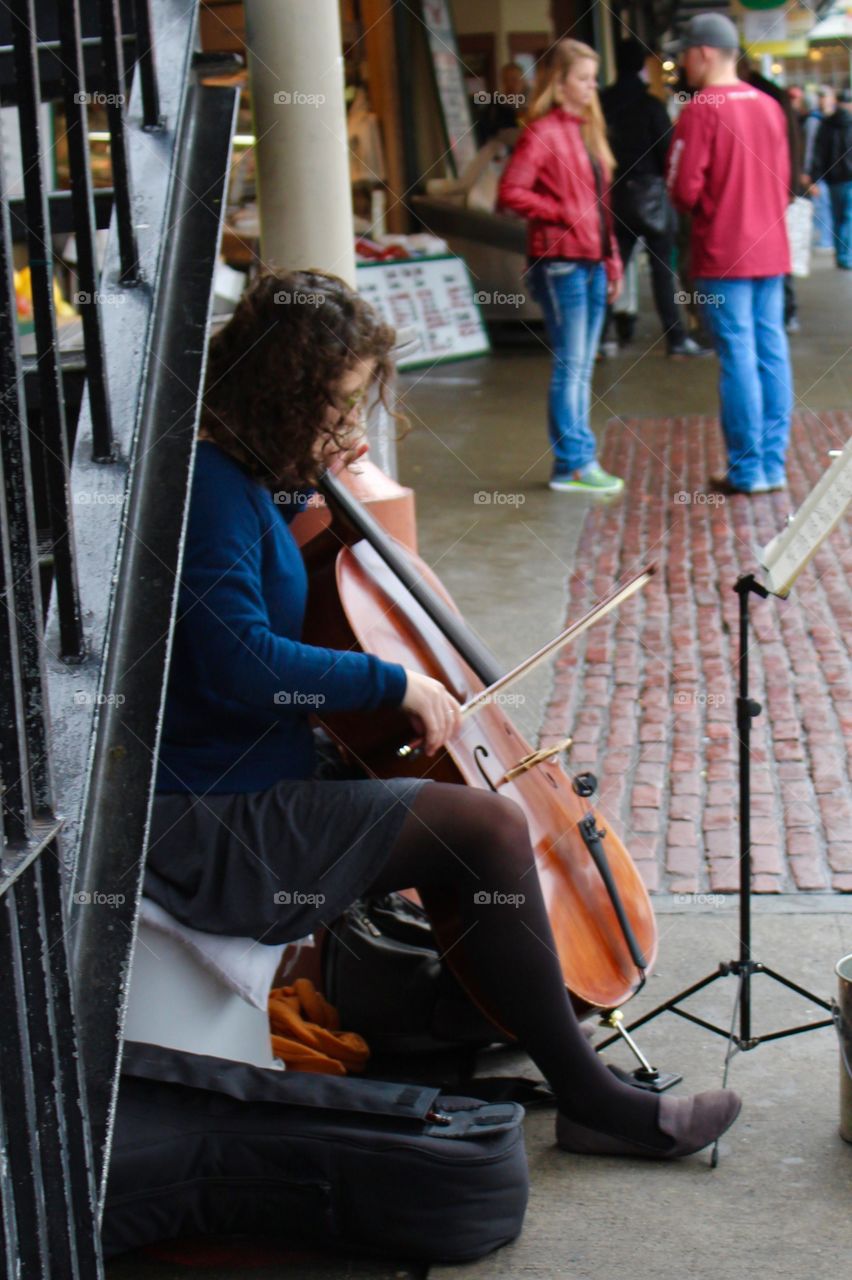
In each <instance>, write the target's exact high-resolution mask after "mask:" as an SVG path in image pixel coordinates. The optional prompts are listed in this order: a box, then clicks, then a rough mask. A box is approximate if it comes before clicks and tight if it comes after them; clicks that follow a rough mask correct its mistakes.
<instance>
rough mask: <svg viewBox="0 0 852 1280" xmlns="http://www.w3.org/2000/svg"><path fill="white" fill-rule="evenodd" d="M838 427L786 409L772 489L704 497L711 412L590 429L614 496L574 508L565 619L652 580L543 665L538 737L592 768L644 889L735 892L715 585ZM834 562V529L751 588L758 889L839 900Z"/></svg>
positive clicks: (738, 565)
mask: <svg viewBox="0 0 852 1280" xmlns="http://www.w3.org/2000/svg"><path fill="white" fill-rule="evenodd" d="M850 435H852V414H850V413H841V412H835V413H823V414H821V415H820V417H817V416H816V415H814V414H810V413H809V414H806V415H799V416H797V417H796V418H795V419H794V424H793V433H792V442H791V457H790V467H789V473H788V474H789V479H790V493H789V495H788V494H765V495H761V496H759V497H757V496H756V497H751V498H747V497H742V496H735V497H728V498H723V497H722V496H721V495H713V496H712V498H711V497H710V495H709V494H708V492H707V489H706V479H707V477H708V476H709V475H710V474H711V473H713V472H717V471H721V470H723V469H724V455H723V450H722V443H721V436H720V432H719V429H718V424H717V422H716V420H715V419H713V418H707V417H689V418H638V419H625V420H623V421H611V422H610V423H609V424H608V425H607V427H606V429H605V432H604V436H603V439H602V447H601V458H602V461H603V464H604V466H605V467H606V468H607V469H608V470H610V471H612V472H615V473H616V474H617V475H622V476H624V477H625V480H626V482H627V484H626V491H625V497H624V498H623V499H622V500H620V501H618V502H616V503H611V504H606V505H604V504H600V503H598V504H596V505H594V506H591V507H590V509H589V514H588V515H587V517H586V521H585V524H584V528H583V532H582V535H581V538H580V542H579V545H578V549H577V556H576V560H575V567H574V571H573V574H572V576H571V578H570V581H569V584H568V593H569V608H568V618H567V621H571V620H573V619H574V618H577V617H579V616H580V615H582V614H583V613H585V612H586V611H587V610H588V609H589V608H590V607H591V606H592V605H593V604H594V603H595V601H596V600H598V599H600V598H601V597H602V596H603V595H604V594H605V593H606V592H607V591H609V590H610V589H611V588H612V585H613V583H614V582H616V581H619V580H622V579H626V578H627V577H629V576H630V575H631V574H633V573H635V572H636V571H637V570H638V569H640V568H641V567H643V566H644V565H646V564H648V563H649V562H651V561H654V562H656V564H657V568H658V572H657V575H656V577H655V578H654V579H653V580H652V581H651V583H650V584H649V586H647V587H646V588H645V589H644V590H643V591H641V592H639V593H637V594H636V595H635V596H633V597H632V599H630V600H628V601H627V602H626V603H625V604H624V605H622V606H621V608H620V609H619V610H618V611H616V612H615V613H614V614H612V615H610V616H609V617H608V618H606V619H604V621H603V622H601V623H599V624H598V625H597V626H596V627H594V628H592V630H591V631H589V632H587V633H586V635H585V636H583V637H581V639H580V640H579V641H578V643H577V644H576V645H575V646H569V647H568V648H567V649H566V650H564V651H563V653H562V654H561V655H560V656H559V658H558V660H557V662H556V663H555V666H554V681H553V688H552V692H551V698H550V701H549V703H548V705H547V706H546V708H545V713H544V720H543V724H542V730H541V745H542V746H547V745H550V744H551V743H552V742H554V741H555V740H556V739H557V738H559V737H561V736H564V735H565V734H567V733H570V734H572V736H573V738H574V746H573V747H572V749H571V754H570V766H571V768H572V770H580V769H590V770H592V771H593V772H595V773H596V774H597V776H598V780H599V786H600V791H599V802H600V810H601V812H602V813H603V814H605V816H606V819H607V821H609V822H610V823H611V824H612V826H613V828H614V829H616V830H617V831H618V832H619V834H620V835H621V836H622V838H623V839H624V840H625V843H626V844H627V847H628V848H629V849H630V851H631V853H632V854H633V856H634V858H635V859H636V862H637V865H638V867H639V868H640V871H641V873H642V875H643V878H644V880H645V883H646V884H647V885H648V888H649V889H650V890H651V891H654V890H658V891H667V892H671V893H696V892H702V891H707V890H710V891H718V892H731V891H734V890H736V889H737V887H738V883H739V880H738V876H739V870H738V852H739V845H738V827H737V739H736V724H735V715H736V704H735V697H736V658H737V648H738V644H737V634H738V618H737V610H738V597H737V595H736V593H735V592H734V590H733V586H734V583H735V581H736V579H737V577H738V576H739V574H740V573H743V572H748V571H750V570H752V569H754V568H755V566H756V557H755V556H754V554H753V550H752V549H753V548H754V547H758V546H762V545H765V544H766V543H767V542H768V541H769V540H770V538H771V537H773V536H774V534H775V533H776V532H778V531H779V529H781V528H782V527H783V525H784V522H785V519H786V517H787V515H788V513H789V512H790V511H791V510H793V509H794V508H795V507H796V506H797V505H798V504H799V503H800V502H801V501H802V499H803V498H804V497H805V495H806V494H807V493H808V491H809V490H810V489H811V488H812V487H813V485H814V483H815V482H816V480H817V479H818V478H819V476H820V475H821V474H822V472H823V471H824V469H825V466H826V465H827V464H828V458H827V452H828V450H829V449H830V448H837V447H839V446H842V445H843V444H845V442H846V440H847V439H848V438H849V436H850ZM567 500H568V501H571V499H567ZM850 568H852V550H851V549H850V539H849V522H848V521H846V522H843V523H842V524H841V525H840V526H839V527H838V529H837V530H836V531H835V532H834V534H833V535H832V538H831V539H830V541H829V542H828V543H827V544H825V545H824V546H823V547H822V548H821V550H820V551H819V552H818V553H817V555H816V557H815V558H814V560H813V561H812V562H811V564H810V565H809V566H808V568H807V569H806V570H805V572H804V573H803V575H802V576H801V577H800V578H799V581H798V582H797V584H796V586H795V587H794V589H793V592H792V593H791V595H790V596H789V598H788V599H787V600H779V599H776V598H773V597H770V598H769V599H768V600H760V599H759V597H757V596H752V597H751V598H750V599H751V603H750V617H751V623H752V639H753V641H754V643H753V647H752V649H751V652H750V655H749V667H750V687H751V692H752V695H753V696H754V697H755V698H757V700H758V701H759V702H761V703H762V704H763V708H764V710H763V713H762V714H761V715H760V716H759V717H757V719H755V720H754V721H753V722H752V724H753V731H752V791H753V805H752V845H753V847H752V856H753V870H754V876H753V887H754V889H755V890H756V891H758V892H764V893H777V892H788V891H791V890H797V889H798V890H826V889H835V890H840V891H843V890H845V891H852V783H850V765H849V761H850V748H852V680H850V675H852V662H851V661H850V646H852V590H851V589H850V580H849V570H850Z"/></svg>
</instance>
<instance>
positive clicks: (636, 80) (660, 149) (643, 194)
mask: <svg viewBox="0 0 852 1280" xmlns="http://www.w3.org/2000/svg"><path fill="white" fill-rule="evenodd" d="M647 56H648V50H647V48H646V46H645V45H643V44H640V42H639V41H638V40H636V39H632V38H631V39H629V40H622V41H621V42H620V43H619V44H618V45H617V46H616V54H615V58H616V66H617V68H618V79H617V80H616V81H615V83H614V84H612V85H610V86H609V88H608V89H604V90H603V92H602V93H601V107H602V109H603V113H604V118H605V120H606V123H607V129H608V132H609V143H610V146H611V147H612V150H613V154H614V155H615V159H616V163H617V166H618V167H617V169H616V173H615V179H614V181H613V187H612V212H613V217H614V219H615V234H616V238H617V240H618V248H619V252H620V253H621V259H622V262H623V263H624V266H625V269H626V267H627V264H628V262H629V261H630V258H631V255H632V254H633V250H634V249H635V248H636V242H637V240H638V239H639V237H640V236H641V237H642V238H643V239H644V241H645V246H646V248H647V250H648V261H649V263H650V266H651V282H652V286H653V290H654V305H655V307H656V309H657V315H658V316H659V317H660V323H661V324H662V326H663V335H664V337H665V340H666V349H667V351H668V354H669V355H670V356H702V355H709V354H710V351H709V349H707V348H704V347H701V346H699V345H698V343H697V342H694V341H693V339H692V338H690V337H688V336H687V333H686V330H685V328H684V326H683V321H682V320H681V317H680V313H679V312H678V306H677V294H678V288H679V286H678V283H677V277H676V276H675V273H674V270H673V269H672V255H673V252H674V243H675V233H676V227H675V213H674V210H673V209H672V207H671V204H670V203H669V198H668V195H667V194H666V181H665V167H666V154H667V152H668V147H669V142H670V140H671V131H672V125H671V121H670V120H669V113H668V112H667V111H666V108H665V107H664V106H663V104H662V102H660V100H659V98H655V97H654V95H653V94H652V93H649V92H648V86H647V84H646V83H645V82H644V80H643V79H642V78H641V75H640V72H641V71H642V69H643V67H644V66H645V59H646V58H647ZM611 320H612V310H611V309H610V311H609V312H608V314H607V321H606V327H605V329H604V335H603V340H604V341H606V339H607V334H608V331H609V327H610V323H611Z"/></svg>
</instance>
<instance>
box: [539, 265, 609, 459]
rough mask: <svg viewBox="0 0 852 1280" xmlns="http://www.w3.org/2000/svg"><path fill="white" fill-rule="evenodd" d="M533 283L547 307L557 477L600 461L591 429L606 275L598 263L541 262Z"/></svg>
mask: <svg viewBox="0 0 852 1280" xmlns="http://www.w3.org/2000/svg"><path fill="white" fill-rule="evenodd" d="M527 279H528V281H529V285H530V290H531V292H532V295H533V297H534V298H535V300H536V302H537V303H538V304H539V306H540V307H541V310H542V313H543V315H544V323H545V327H546V329H547V337H548V341H549V343H550V349H551V352H552V353H553V372H552V374H551V378H550V390H549V392H548V400H547V426H548V432H549V434H550V443H551V446H552V448H553V459H554V465H553V470H554V474H564V473H566V472H568V471H576V470H578V469H579V468H580V467H584V466H586V464H587V463H589V462H592V461H594V459H595V457H596V456H597V444H596V442H595V437H594V436H593V434H592V431H591V428H590V426H589V413H590V410H591V403H592V371H593V370H594V367H595V355H596V354H597V349H598V340H599V338H600V335H601V329H602V328H603V322H604V316H605V315H606V270H605V268H604V266H603V264H602V263H595V262H589V263H584V262H559V261H553V262H547V261H544V262H538V263H536V264H535V266H534V267H531V268H530V270H529V272H528V274H527Z"/></svg>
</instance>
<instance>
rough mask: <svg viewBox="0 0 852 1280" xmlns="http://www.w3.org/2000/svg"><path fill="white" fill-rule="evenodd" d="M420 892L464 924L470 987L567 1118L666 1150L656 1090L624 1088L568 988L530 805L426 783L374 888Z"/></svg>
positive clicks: (430, 908)
mask: <svg viewBox="0 0 852 1280" xmlns="http://www.w3.org/2000/svg"><path fill="white" fill-rule="evenodd" d="M407 888H415V889H417V890H418V891H419V893H420V895H421V897H422V899H423V903H424V906H425V907H426V910H427V912H430V913H431V914H433V916H434V919H435V923H436V925H437V922H438V920H439V918H440V915H441V914H443V913H444V912H445V911H446V909H448V908H449V909H450V910H451V911H452V913H453V914H454V916H455V917H456V918H457V919H458V920H459V921H460V923H461V928H460V930H459V932H460V935H461V936H460V939H459V941H458V942H457V943H456V946H455V948H454V950H455V951H456V956H455V957H454V958H460V957H462V956H463V958H464V965H463V968H464V972H465V974H466V975H467V977H468V979H469V980H470V982H471V984H472V990H475V991H477V992H478V993H479V994H480V997H481V999H482V1002H483V1003H484V1004H485V1005H486V1006H487V1007H488V1008H489V1009H490V1010H491V1011H492V1013H493V1014H494V1015H495V1016H496V1017H497V1018H498V1020H499V1022H500V1025H501V1026H502V1027H503V1028H504V1029H505V1030H506V1031H508V1032H510V1034H512V1035H514V1036H516V1037H517V1039H518V1041H519V1043H520V1044H521V1045H522V1046H523V1048H524V1049H525V1050H526V1052H527V1053H528V1054H529V1055H530V1057H531V1058H532V1060H533V1061H534V1062H535V1064H536V1066H537V1067H538V1068H539V1070H540V1071H541V1072H542V1073H543V1074H544V1076H545V1078H546V1079H547V1081H548V1083H549V1084H550V1087H551V1088H552V1089H553V1091H554V1093H555V1094H556V1098H557V1103H558V1106H559V1109H560V1111H562V1112H564V1114H565V1115H567V1116H569V1117H570V1118H571V1119H572V1120H577V1121H579V1122H580V1123H583V1124H587V1125H589V1126H590V1127H592V1128H596V1129H601V1130H605V1131H606V1132H609V1133H613V1134H617V1135H619V1136H621V1137H624V1138H629V1139H633V1140H635V1141H641V1142H648V1143H652V1144H654V1145H658V1146H660V1147H663V1148H664V1147H665V1146H667V1145H669V1143H670V1139H668V1138H667V1137H665V1136H664V1135H663V1134H662V1133H661V1132H660V1131H659V1129H658V1128H657V1123H656V1120H657V1105H658V1099H657V1097H656V1095H654V1094H651V1093H647V1092H644V1091H643V1090H641V1089H636V1088H633V1087H632V1086H631V1085H626V1084H623V1083H622V1082H621V1081H620V1080H618V1079H617V1078H616V1077H615V1076H614V1075H613V1073H612V1072H611V1071H609V1070H607V1068H606V1067H605V1066H604V1064H603V1062H602V1061H601V1060H600V1058H599V1057H598V1055H597V1054H596V1053H595V1051H594V1049H593V1048H592V1047H591V1045H590V1044H589V1042H588V1041H587V1039H586V1037H585V1036H584V1035H583V1033H582V1031H581V1030H580V1025H579V1022H578V1020H577V1016H576V1014H575V1013H574V1009H573V1007H572V1004H571V1001H570V999H569V998H568V995H567V992H566V990H565V983H564V980H563V978H562V971H561V968H560V965H559V960H558V958H557V955H556V950H555V943H554V939H553V934H552V932H551V929H550V921H549V920H548V918H547V912H546V910H545V906H544V901H543V898H542V894H541V888H540V886H539V881H538V875H537V873H536V871H535V863H534V858H533V851H532V847H531V844H530V838H529V829H528V827H527V820H526V817H525V815H524V813H523V810H522V809H521V808H520V807H519V806H518V805H516V804H515V803H514V801H512V800H508V799H506V798H504V797H503V796H499V795H495V794H493V793H492V792H489V791H477V790H475V789H473V788H470V787H465V786H456V785H453V784H451V783H442V782H429V783H428V784H427V785H426V786H424V787H422V788H421V790H420V792H419V793H418V795H417V797H416V799H415V801H414V804H413V805H412V806H411V809H410V811H409V813H408V814H407V816H406V818H405V821H404V823H403V826H402V828H401V831H400V834H399V835H398V837H397V839H396V841H395V843H394V846H393V849H392V850H391V855H390V858H389V860H388V862H387V863H386V864H385V866H384V868H383V869H382V872H381V874H380V875H379V876H378V878H377V879H376V880H375V882H374V883H373V884H372V885H371V886H370V892H371V893H388V892H390V891H391V890H393V889H407Z"/></svg>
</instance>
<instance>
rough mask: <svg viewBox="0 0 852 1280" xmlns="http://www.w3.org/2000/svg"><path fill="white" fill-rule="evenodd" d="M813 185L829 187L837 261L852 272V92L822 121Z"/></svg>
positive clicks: (815, 153)
mask: <svg viewBox="0 0 852 1280" xmlns="http://www.w3.org/2000/svg"><path fill="white" fill-rule="evenodd" d="M812 168H813V173H812V174H811V178H812V179H813V181H814V183H817V182H819V181H820V180H822V181H823V182H825V184H826V186H827V187H828V195H829V199H830V201H831V213H832V218H833V224H834V225H833V235H834V259H835V261H836V263H837V265H838V267H840V269H841V270H842V271H852V93H850V91H849V90H848V89H844V90H843V92H842V93H841V94H840V96H839V98H838V100H837V110H836V111H835V112H834V114H833V115H830V116H828V117H827V119H825V120H823V122H822V124H821V125H820V127H819V132H818V133H817V136H816V142H815V144H814V158H813V166H812Z"/></svg>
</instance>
